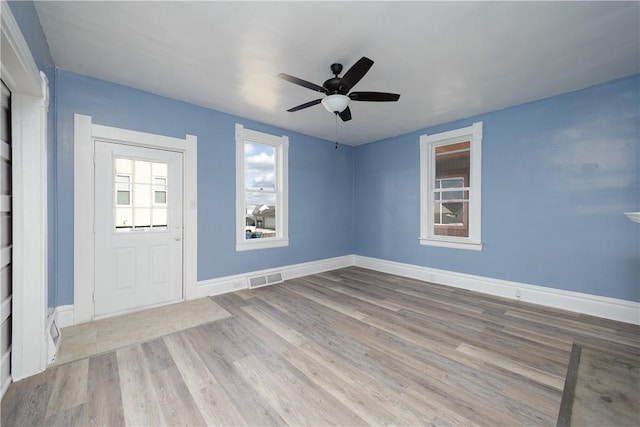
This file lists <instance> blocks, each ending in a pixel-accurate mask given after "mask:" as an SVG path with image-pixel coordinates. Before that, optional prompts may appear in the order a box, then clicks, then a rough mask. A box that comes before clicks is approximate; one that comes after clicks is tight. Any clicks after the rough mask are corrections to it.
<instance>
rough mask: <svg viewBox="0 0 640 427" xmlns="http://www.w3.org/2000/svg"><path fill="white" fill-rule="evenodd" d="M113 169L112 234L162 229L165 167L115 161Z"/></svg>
mask: <svg viewBox="0 0 640 427" xmlns="http://www.w3.org/2000/svg"><path fill="white" fill-rule="evenodd" d="M114 165H115V167H114V169H115V170H114V182H115V189H116V198H115V199H116V206H115V215H114V222H115V224H114V225H115V228H116V230H120V231H126V230H136V231H146V230H150V229H152V228H154V229H157V228H158V227H166V226H167V208H166V206H164V205H166V203H167V172H168V164H167V163H159V162H148V161H144V160H134V159H126V158H116V159H115V161H114ZM157 205H160V206H159V207H153V209H152V206H157Z"/></svg>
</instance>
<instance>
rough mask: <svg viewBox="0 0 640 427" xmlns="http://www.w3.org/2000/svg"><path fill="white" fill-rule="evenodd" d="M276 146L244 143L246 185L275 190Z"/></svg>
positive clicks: (247, 186)
mask: <svg viewBox="0 0 640 427" xmlns="http://www.w3.org/2000/svg"><path fill="white" fill-rule="evenodd" d="M275 159H276V148H275V147H272V146H269V145H265V144H258V143H252V142H245V144H244V185H245V188H250V189H255V190H274V189H275V188H276V187H275V177H276V166H275Z"/></svg>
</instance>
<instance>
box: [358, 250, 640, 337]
mask: <svg viewBox="0 0 640 427" xmlns="http://www.w3.org/2000/svg"><path fill="white" fill-rule="evenodd" d="M354 265H355V266H358V267H363V268H368V269H371V270H376V271H381V272H383V273H389V274H395V275H398V276H403V277H409V278H412V279H417V280H423V281H425V282H432V283H438V284H441V285H446V286H452V287H455V288H462V289H468V290H471V291H476V292H482V293H485V294H490V295H495V296H499V297H504V298H510V299H514V300H520V301H525V302H530V303H533V304H540V305H544V306H547V307H553V308H559V309H562V310H567V311H573V312H577V313H584V314H589V315H591V316H597V317H604V318H606V319H611V320H617V321H620V322H625V323H632V324H635V325H640V303H637V302H633V301H627V300H621V299H616V298H609V297H602V296H598V295H591V294H585V293H581V292H572V291H564V290H561V289H554V288H547V287H544V286H536V285H529V284H526V283H519V282H512V281H508V280H501V279H493V278H490V277H483V276H475V275H471V274H464V273H456V272H453V271H447V270H438V269H435V268H429V267H421V266H417V265H412V264H404V263H400V262H395V261H387V260H383V259H378V258H369V257H364V256H360V255H354ZM518 295H519V296H518Z"/></svg>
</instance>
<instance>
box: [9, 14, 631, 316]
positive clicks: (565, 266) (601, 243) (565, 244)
mask: <svg viewBox="0 0 640 427" xmlns="http://www.w3.org/2000/svg"><path fill="white" fill-rule="evenodd" d="M9 6H10V8H11V11H12V13H13V14H14V16H15V18H16V21H17V22H18V25H19V26H20V28H21V30H22V32H23V34H24V37H25V39H26V40H27V43H28V45H29V48H30V50H31V52H32V55H33V56H34V59H35V60H36V63H37V64H38V66H39V67H40V68H41V69H42V70H43V71H44V72H45V73H46V74H47V77H48V78H49V82H50V95H51V105H50V110H49V120H48V124H49V159H48V160H49V171H48V175H49V210H50V212H49V230H50V233H49V305H65V304H71V303H73V284H72V283H73V113H81V114H87V115H91V116H93V120H94V122H95V123H98V124H104V125H110V126H117V127H122V128H127V129H135V130H140V131H145V132H152V133H160V134H166V135H171V136H176V137H184V135H185V134H186V133H190V134H194V135H197V136H198V198H199V210H198V215H199V217H198V222H199V224H198V226H199V228H198V239H199V242H198V279H199V280H206V279H210V278H215V277H221V276H226V275H230V274H237V273H242V272H247V271H253V270H259V269H263V268H269V267H275V266H280V265H288V264H294V263H298V262H304V261H312V260H317V259H323V258H328V257H333V256H340V255H346V254H350V253H356V254H359V255H364V256H370V257H376V258H382V259H388V260H392V261H399V262H405V263H409V264H415V265H420V266H426V267H433V268H440V269H445V270H451V271H458V272H463V273H469V274H476V275H481V276H487V277H493V278H499V279H506V280H514V281H519V282H524V283H529V284H536V285H541V286H547V287H551V288H557V289H566V290H572V291H578V292H584V293H590V294H594V295H602V296H609V297H614V298H621V299H626V300H631V301H640V227H639V226H638V224H635V223H632V222H631V221H629V220H628V219H626V218H625V217H624V216H623V215H622V212H625V211H637V210H638V207H639V206H640V148H639V145H640V142H639V141H640V117H639V116H640V113H639V111H640V101H639V92H640V84H639V78H640V77H639V76H634V77H630V78H626V79H621V80H617V81H613V82H609V83H606V84H603V85H599V86H595V87H592V88H588V89H584V90H581V91H577V92H573V93H569V94H565V95H561V96H557V97H553V98H549V99H545V100H542V101H537V102H532V103H529V104H524V105H520V106H516V107H512V108H509V109H505V110H501V111H497V112H493V113H488V114H484V115H481V116H477V117H473V118H470V119H465V120H460V121H456V122H453V123H447V124H443V125H439V126H435V127H432V128H429V129H424V130H420V131H416V132H413V133H410V134H406V135H402V136H399V137H395V138H390V139H387V140H384V141H379V142H375V143H371V144H367V145H364V146H360V147H357V148H355V149H354V148H351V147H345V146H342V147H340V149H339V150H337V151H336V150H334V149H333V145H332V144H331V143H329V142H327V141H323V140H319V139H315V138H312V137H308V136H305V135H301V134H297V133H294V132H289V131H285V130H282V129H277V128H273V127H270V126H267V125H263V124H260V123H255V122H252V121H249V120H245V119H242V118H239V117H234V116H230V115H227V114H223V113H219V112H216V111H212V110H208V109H204V108H200V107H196V106H193V105H190V104H186V103H182V102H178V101H175V100H171V99H167V98H163V97H159V96H156V95H152V94H149V93H145V92H141V91H137V90H134V89H131V88H127V87H123V86H119V85H116V84H112V83H108V82H105V81H100V80H95V79H91V78H88V77H84V76H80V75H77V74H73V73H70V72H66V71H60V70H55V68H54V63H53V61H52V59H51V55H50V52H49V48H48V45H47V42H46V39H45V37H44V33H43V31H42V27H41V25H40V21H39V18H38V16H37V13H36V10H35V7H34V5H33V2H30V1H25V2H17V1H10V2H9ZM478 120H482V121H483V122H484V139H483V153H482V155H483V160H482V162H483V177H482V180H483V181H482V187H483V188H482V191H483V194H482V217H483V218H482V221H483V223H482V237H483V242H484V246H483V250H482V251H481V252H473V251H465V250H456V249H446V248H437V247H429V246H421V245H420V244H419V241H418V235H419V158H418V147H419V136H420V135H421V134H423V133H430V134H431V133H436V132H442V131H446V130H451V129H455V128H459V127H463V126H468V125H469V124H471V123H473V122H475V121H478ZM236 122H238V123H241V124H243V125H245V126H246V127H248V128H250V129H255V130H259V131H265V132H269V133H273V134H276V135H280V134H286V135H288V136H289V138H290V174H289V186H290V195H289V202H290V221H289V234H290V245H289V247H287V248H278V249H269V250H261V251H249V252H236V251H235V240H234V227H233V225H232V224H234V214H235V192H234V185H235V170H234V168H235V161H234V156H235V151H234V143H235V142H234V125H235V123H236ZM318 205H319V206H322V208H321V209H317V207H316V206H318Z"/></svg>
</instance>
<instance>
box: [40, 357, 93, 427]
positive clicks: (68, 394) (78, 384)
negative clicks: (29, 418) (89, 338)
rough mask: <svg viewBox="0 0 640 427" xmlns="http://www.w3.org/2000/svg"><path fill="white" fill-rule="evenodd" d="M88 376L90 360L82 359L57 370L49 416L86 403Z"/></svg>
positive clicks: (48, 408) (50, 400)
mask: <svg viewBox="0 0 640 427" xmlns="http://www.w3.org/2000/svg"><path fill="white" fill-rule="evenodd" d="M88 374H89V359H81V360H78V361H76V362H72V363H68V364H66V365H61V366H59V367H57V368H56V369H55V374H54V377H53V385H52V389H51V398H50V399H49V404H48V406H47V416H51V415H56V414H58V413H59V412H62V411H64V410H66V409H69V408H74V407H77V406H79V405H82V404H83V403H85V402H86V399H87V382H88Z"/></svg>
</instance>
